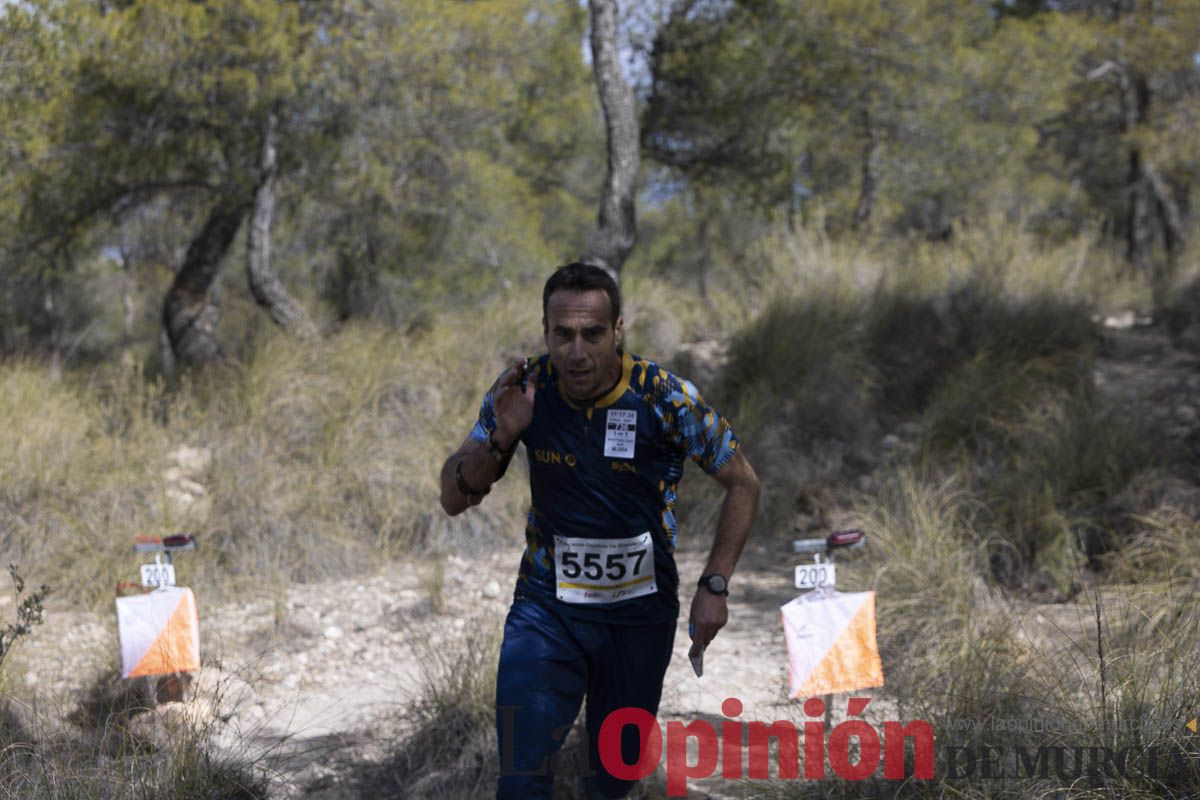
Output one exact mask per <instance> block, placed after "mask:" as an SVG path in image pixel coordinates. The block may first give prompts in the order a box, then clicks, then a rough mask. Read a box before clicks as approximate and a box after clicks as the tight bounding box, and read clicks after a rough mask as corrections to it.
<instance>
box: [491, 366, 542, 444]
mask: <svg viewBox="0 0 1200 800" xmlns="http://www.w3.org/2000/svg"><path fill="white" fill-rule="evenodd" d="M524 363H525V362H524V360H520V361H516V362H514V363H513V365H512V366H511V367H509V368H508V369H506V370H505V371H504V374H503V375H501V376H500V380H499V382H498V383H497V384H496V392H495V394H494V395H493V396H492V403H493V408H494V409H495V414H496V433H495V434H494V437H493V438H494V439H495V440H496V443H497V444H499V445H500V446H501V447H502V448H504V449H505V450H511V449H512V448H513V445H515V444H516V442H517V439H518V438H520V436H521V434H522V433H523V432H524V430H525V429H526V428H528V427H529V423H531V422H533V395H534V392H535V391H536V390H537V387H536V386H535V385H534V382H533V380H530V381H528V383H526V385H525V391H523V392H522V391H521V367H522V366H523V365H524Z"/></svg>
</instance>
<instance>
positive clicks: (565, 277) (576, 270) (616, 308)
mask: <svg viewBox="0 0 1200 800" xmlns="http://www.w3.org/2000/svg"><path fill="white" fill-rule="evenodd" d="M559 289H566V290H567V291H570V292H589V291H591V290H592V289H602V290H603V291H604V293H605V294H607V295H608V305H609V307H611V308H612V323H613V324H614V325H616V324H617V318H618V317H620V316H621V290H620V289H618V288H617V282H616V281H614V280H613V277H612V275H609V274H608V271H607V270H605V269H604V268H603V267H597V266H594V265H592V264H584V263H582V262H579V261H572V262H571V263H570V264H564V265H563V266H561V267H559V268H558V269H556V270H554V274H552V275H551V276H550V277H549V278H547V279H546V287H545V288H544V289H542V318H543V319H545V318H546V306H547V305H549V303H550V295H552V294H554V293H555V292H557V291H558V290H559Z"/></svg>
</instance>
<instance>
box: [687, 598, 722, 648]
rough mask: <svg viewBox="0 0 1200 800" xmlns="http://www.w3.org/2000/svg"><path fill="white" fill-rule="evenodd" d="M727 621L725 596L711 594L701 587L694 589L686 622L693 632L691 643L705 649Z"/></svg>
mask: <svg viewBox="0 0 1200 800" xmlns="http://www.w3.org/2000/svg"><path fill="white" fill-rule="evenodd" d="M728 621H729V606H728V605H727V604H726V602H725V596H724V595H720V594H713V593H712V592H710V591H709V590H708V589H705V588H704V587H703V586H701V587H700V588H698V589H696V594H695V596H694V597H692V612H691V614H690V616H689V617H688V622H689V623H690V624H691V625H692V630H694V631H695V633H694V634H693V635H692V641H693V642H695V643H696V644H698V645H700V647H701V648H704V647H707V646H708V643H709V642H711V641H712V640H713V638H714V637H716V635H717V631H719V630H721V628H724V627H725V623H726V622H728Z"/></svg>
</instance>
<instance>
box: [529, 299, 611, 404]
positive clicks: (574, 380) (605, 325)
mask: <svg viewBox="0 0 1200 800" xmlns="http://www.w3.org/2000/svg"><path fill="white" fill-rule="evenodd" d="M622 323H623V320H621V319H617V321H616V324H615V325H614V324H613V321H612V311H611V307H610V305H609V302H608V295H607V294H606V293H605V292H604V291H603V290H601V289H590V290H588V291H586V292H575V291H568V290H565V289H560V290H558V291H556V292H555V293H554V294H552V295H550V299H549V300H548V301H547V302H546V318H545V319H544V320H542V326H543V328H544V331H545V335H546V347H547V349H549V351H550V363H551V364H553V365H554V369H555V370H557V371H558V375H559V380H560V381H562V387H563V389H564V390H565V391H566V393H567V397H570V398H571V399H572V400H591V399H593V398H595V397H596V396H597V395H599V394H600V393H601V392H603V391H606V390H607V389H608V388H609V387H610V386H612V385H613V384H614V383H616V381H617V378H619V377H620V375H621V357H620V356H619V355H618V354H617V345H618V344H619V343H620V338H621V326H622Z"/></svg>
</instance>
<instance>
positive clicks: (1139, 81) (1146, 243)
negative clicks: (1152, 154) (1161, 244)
mask: <svg viewBox="0 0 1200 800" xmlns="http://www.w3.org/2000/svg"><path fill="white" fill-rule="evenodd" d="M1118 78H1119V80H1120V85H1121V111H1122V115H1123V117H1124V118H1123V119H1122V121H1121V123H1122V124H1121V128H1122V132H1123V133H1125V134H1132V133H1133V132H1134V131H1136V130H1137V128H1138V126H1140V125H1141V124H1142V121H1143V120H1145V119H1146V111H1147V108H1148V107H1149V105H1150V87H1149V86H1148V85H1147V84H1146V81H1145V79H1144V78H1141V77H1136V76H1133V75H1130V74H1129V71H1128V70H1127V69H1126V68H1125V66H1124V65H1121V66H1120V70H1119V72H1118ZM1142 161H1143V159H1142V151H1141V150H1140V149H1138V147H1137V146H1136V145H1134V146H1131V147H1130V148H1129V183H1128V191H1129V231H1128V247H1127V251H1126V252H1127V256H1128V258H1129V263H1130V264H1131V265H1132V266H1133V268H1134V269H1135V270H1137V271H1138V272H1141V273H1143V274H1149V270H1150V242H1151V239H1152V233H1151V230H1150V182H1149V180H1148V179H1147V178H1146V175H1145V169H1144V167H1143V164H1142Z"/></svg>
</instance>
